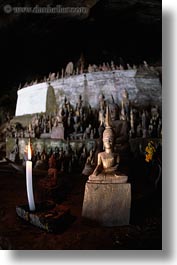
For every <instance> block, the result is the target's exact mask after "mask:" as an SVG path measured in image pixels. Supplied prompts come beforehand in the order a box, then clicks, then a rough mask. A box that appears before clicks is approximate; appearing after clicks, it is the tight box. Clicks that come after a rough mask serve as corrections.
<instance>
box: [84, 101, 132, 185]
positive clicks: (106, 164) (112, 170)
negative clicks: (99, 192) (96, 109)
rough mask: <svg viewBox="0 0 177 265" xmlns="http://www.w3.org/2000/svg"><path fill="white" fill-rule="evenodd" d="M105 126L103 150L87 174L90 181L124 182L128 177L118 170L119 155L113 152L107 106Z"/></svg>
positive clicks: (112, 133)
mask: <svg viewBox="0 0 177 265" xmlns="http://www.w3.org/2000/svg"><path fill="white" fill-rule="evenodd" d="M105 125H106V128H105V130H104V132H103V145H104V149H105V151H104V152H101V153H99V154H98V162H97V166H96V168H95V170H94V172H93V173H92V175H90V176H89V181H90V182H103V183H126V182H127V180H128V177H127V176H125V175H124V174H122V173H121V172H118V166H119V161H120V156H119V154H118V153H114V151H113V149H114V132H113V130H112V127H111V120H110V114H109V107H108V106H107V108H106V121H105Z"/></svg>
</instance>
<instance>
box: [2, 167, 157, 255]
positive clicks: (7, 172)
mask: <svg viewBox="0 0 177 265" xmlns="http://www.w3.org/2000/svg"><path fill="white" fill-rule="evenodd" d="M139 175H141V174H139ZM42 178H44V176H35V177H34V178H33V181H34V192H35V200H36V201H38V202H40V201H41V198H42V196H41V190H40V189H39V188H38V186H39V185H38V184H39V182H40V180H41V179H42ZM61 179H62V181H61V183H62V185H61V196H60V200H61V201H62V202H61V203H62V204H63V205H66V206H69V208H70V209H71V214H72V216H73V217H74V218H73V221H72V222H71V223H70V224H69V225H68V226H67V227H66V228H65V229H63V231H61V232H60V233H48V232H46V231H44V230H42V229H40V228H38V227H35V226H33V225H31V224H29V223H27V222H25V221H24V220H22V219H20V218H19V217H18V216H17V214H16V205H23V204H27V196H26V182H25V176H23V175H21V174H19V173H18V172H16V171H14V169H12V168H11V167H10V166H9V165H6V166H1V167H0V249H13V250H28V249H30V250H106V249H107V250H134V249H137V250H138V249H139V250H146V249H149V250H153V249H154V250H155V249H162V216H161V193H159V192H158V191H157V190H155V191H154V190H153V191H152V189H150V188H149V186H148V185H147V183H146V181H145V180H143V178H141V177H138V176H137V179H136V181H135V180H131V182H132V206H131V218H130V225H128V226H122V227H101V226H96V225H93V224H86V223H84V222H83V220H82V218H81V212H82V203H83V196H84V187H85V183H86V178H85V177H83V176H81V175H79V174H76V175H75V176H72V177H71V176H70V177H69V178H68V177H61Z"/></svg>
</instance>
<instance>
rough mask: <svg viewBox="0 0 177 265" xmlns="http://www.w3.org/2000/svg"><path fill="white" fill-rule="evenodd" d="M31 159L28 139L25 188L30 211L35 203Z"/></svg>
mask: <svg viewBox="0 0 177 265" xmlns="http://www.w3.org/2000/svg"><path fill="white" fill-rule="evenodd" d="M30 160H31V147H30V140H29V142H28V160H27V161H26V188H27V196H28V204H29V209H30V211H35V203H34V196H33V180H32V161H30Z"/></svg>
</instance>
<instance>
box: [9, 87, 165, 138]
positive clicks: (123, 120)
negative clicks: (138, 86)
mask: <svg viewBox="0 0 177 265" xmlns="http://www.w3.org/2000/svg"><path fill="white" fill-rule="evenodd" d="M109 102H110V101H109ZM83 103H84V101H83V99H82V96H81V95H80V96H79V98H78V101H77V103H76V106H75V107H73V106H72V105H71V104H70V102H69V101H68V100H67V98H66V97H65V99H64V102H63V104H62V106H61V108H60V109H59V111H58V113H57V114H56V115H46V114H36V115H35V116H34V117H33V118H32V120H31V121H30V123H29V126H28V127H23V126H21V127H20V126H16V128H15V127H13V126H12V125H11V124H9V126H8V127H7V133H6V136H7V137H15V138H28V137H31V138H53V139H63V140H64V139H65V140H67V139H69V140H86V139H97V138H99V137H101V136H102V132H103V130H104V127H105V114H106V106H109V108H110V115H111V119H112V122H113V123H114V127H115V128H114V129H115V131H116V133H117V134H118V135H119V134H121V135H122V134H124V135H126V137H130V138H134V137H143V138H147V137H154V138H160V137H161V130H162V120H161V114H160V111H159V109H158V107H157V106H155V107H151V108H150V109H143V110H138V109H137V108H135V107H133V106H131V102H130V100H129V96H128V92H127V91H126V90H123V91H122V102H121V106H119V105H118V104H116V103H115V102H114V98H113V96H112V103H108V102H107V101H106V100H105V97H104V95H103V94H101V95H100V96H99V99H98V107H97V109H96V108H91V106H90V105H89V106H85V105H84V104H83ZM121 124H124V126H123V127H124V129H122V127H121ZM125 124H126V126H125ZM118 128H119V129H118Z"/></svg>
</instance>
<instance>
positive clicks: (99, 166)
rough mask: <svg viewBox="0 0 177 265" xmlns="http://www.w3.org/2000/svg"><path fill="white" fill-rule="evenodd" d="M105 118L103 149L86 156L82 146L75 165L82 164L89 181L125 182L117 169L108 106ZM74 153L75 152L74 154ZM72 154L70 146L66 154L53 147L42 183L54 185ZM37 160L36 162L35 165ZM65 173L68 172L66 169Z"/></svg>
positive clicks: (69, 162)
mask: <svg viewBox="0 0 177 265" xmlns="http://www.w3.org/2000/svg"><path fill="white" fill-rule="evenodd" d="M105 119H106V120H105V129H104V131H103V136H102V141H103V146H104V151H103V148H102V149H100V148H97V149H96V148H95V151H96V150H97V152H94V151H93V149H91V150H90V154H89V156H87V154H86V152H85V151H86V149H85V147H84V148H83V149H82V153H80V157H79V160H77V158H76V157H75V158H76V161H79V163H78V165H77V166H79V168H80V169H82V168H83V165H84V168H83V171H82V174H83V175H86V176H87V177H89V181H91V182H102V183H126V182H127V181H128V176H126V175H125V174H123V173H121V172H120V171H119V162H120V155H119V153H116V152H115V151H114V143H115V142H114V141H115V134H114V131H113V129H112V127H111V124H110V122H111V119H110V114H109V107H107V110H106V118H105ZM75 155H76V153H75V154H74V156H75ZM94 155H95V157H94ZM74 156H72V149H71V148H68V150H67V153H66V154H65V153H64V152H63V151H62V149H60V151H59V149H57V150H56V148H55V153H53V154H52V153H51V155H50V158H49V160H48V164H49V169H48V178H47V179H45V180H43V181H42V185H44V186H45V187H46V186H47V187H53V186H56V185H57V180H58V171H60V172H63V171H65V169H67V170H68V169H71V167H70V165H71V164H72V161H73V157H74ZM41 157H42V155H41ZM41 157H40V160H39V161H41V163H42V162H43V161H42V160H41ZM43 157H44V159H45V155H43ZM95 158H96V159H95ZM39 161H37V162H36V166H37V163H39ZM44 161H45V160H44ZM64 165H65V166H64ZM71 172H72V170H71ZM67 173H69V172H68V171H67Z"/></svg>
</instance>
